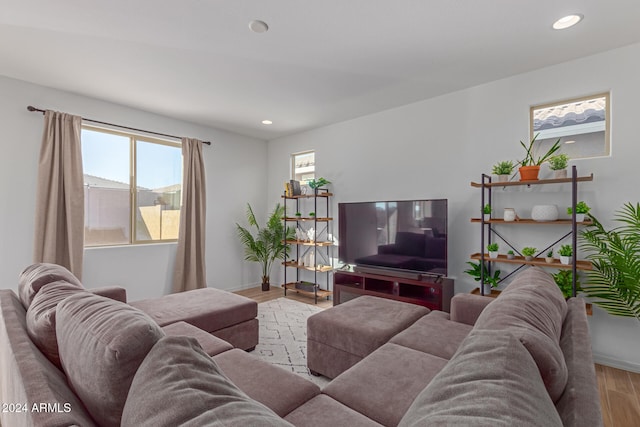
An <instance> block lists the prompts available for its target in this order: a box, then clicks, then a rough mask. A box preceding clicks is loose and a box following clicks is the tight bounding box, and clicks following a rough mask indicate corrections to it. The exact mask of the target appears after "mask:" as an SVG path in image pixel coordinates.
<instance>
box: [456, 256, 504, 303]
mask: <svg viewBox="0 0 640 427" xmlns="http://www.w3.org/2000/svg"><path fill="white" fill-rule="evenodd" d="M467 264H469V265H470V266H471V268H470V269H468V270H465V271H464V272H465V273H467V274H468V275H470V276H471V277H473V280H475V281H476V282H479V281H480V274H481V271H480V264H481V263H480V262H478V263H475V262H470V261H468V262H467ZM482 269H483V270H482V273H483V274H484V289H483V291H484V292H483V293H484V294H485V295H489V294H491V288H496V287H498V283H499V282H500V270H494V271H493V276H491V275H490V274H489V270H488V269H487V266H486V265H483V266H482Z"/></svg>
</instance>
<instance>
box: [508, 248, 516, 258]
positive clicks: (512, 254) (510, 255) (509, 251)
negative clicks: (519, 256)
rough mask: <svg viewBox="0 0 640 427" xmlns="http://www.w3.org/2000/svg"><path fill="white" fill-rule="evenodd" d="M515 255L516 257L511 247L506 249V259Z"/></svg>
mask: <svg viewBox="0 0 640 427" xmlns="http://www.w3.org/2000/svg"><path fill="white" fill-rule="evenodd" d="M515 257H516V254H514V253H513V251H512V250H511V249H509V250H508V251H507V259H514V258H515Z"/></svg>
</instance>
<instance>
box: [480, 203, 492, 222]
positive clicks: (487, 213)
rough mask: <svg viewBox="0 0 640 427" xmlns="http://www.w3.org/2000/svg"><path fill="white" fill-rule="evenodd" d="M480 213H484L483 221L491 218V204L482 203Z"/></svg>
mask: <svg viewBox="0 0 640 427" xmlns="http://www.w3.org/2000/svg"><path fill="white" fill-rule="evenodd" d="M482 214H483V215H484V220H485V221H489V220H490V219H491V205H490V204H488V203H487V204H486V205H484V207H483V208H482Z"/></svg>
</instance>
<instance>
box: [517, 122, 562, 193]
mask: <svg viewBox="0 0 640 427" xmlns="http://www.w3.org/2000/svg"><path fill="white" fill-rule="evenodd" d="M538 135H540V134H539V133H537V134H535V136H534V137H533V139H531V142H529V145H528V146H527V144H525V143H524V142H522V141H520V145H522V147H523V148H524V149H525V156H524V158H523V159H522V160H520V161H519V162H518V164H520V169H519V172H520V181H535V180H537V179H538V173H539V172H540V166H541V165H542V164H543V163H544V162H546V161H547V160H549V158H550V157H552V156H553V155H554V154H555V153H556V151H558V150H559V149H560V139H559V138H558V140H557V141H556V142H555V143H554V144H553V145H552V146H551V147H550V148H549V150H548V151H547V152H546V153H545V154H543V155H541V156H536V154H535V153H534V149H533V148H534V147H533V146H534V144H535V142H536V139H537V138H538Z"/></svg>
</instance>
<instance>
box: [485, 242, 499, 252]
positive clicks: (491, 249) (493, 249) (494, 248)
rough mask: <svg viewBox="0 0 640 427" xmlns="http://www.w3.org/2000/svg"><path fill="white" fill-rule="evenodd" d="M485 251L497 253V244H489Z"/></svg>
mask: <svg viewBox="0 0 640 427" xmlns="http://www.w3.org/2000/svg"><path fill="white" fill-rule="evenodd" d="M487 250H488V251H489V252H498V244H497V243H490V244H488V245H487Z"/></svg>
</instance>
